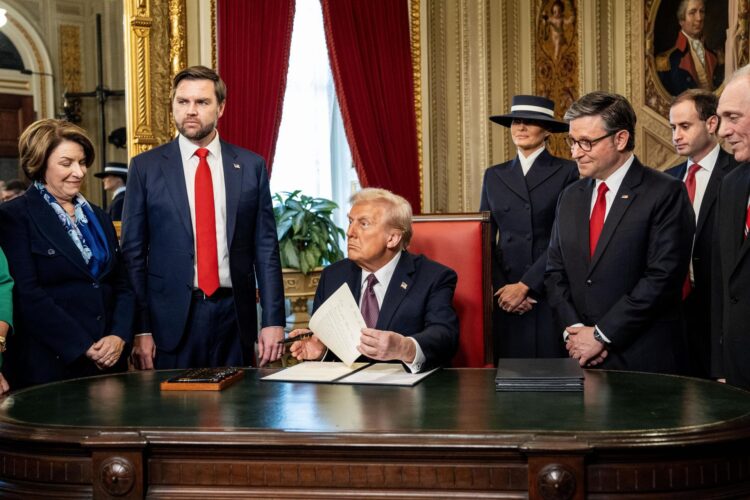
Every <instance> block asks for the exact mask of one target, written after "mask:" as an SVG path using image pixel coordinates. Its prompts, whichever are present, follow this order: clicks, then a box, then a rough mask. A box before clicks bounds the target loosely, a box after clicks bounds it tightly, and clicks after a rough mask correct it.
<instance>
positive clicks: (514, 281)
mask: <svg viewBox="0 0 750 500" xmlns="http://www.w3.org/2000/svg"><path fill="white" fill-rule="evenodd" d="M554 109H555V104H554V102H552V101H551V100H549V99H546V98H544V97H537V96H530V95H518V96H515V97H513V103H512V106H511V109H510V113H507V114H504V115H496V116H491V117H490V120H492V121H493V122H495V123H498V124H500V125H502V126H504V127H508V128H510V133H511V138H512V139H513V144H515V146H516V149H517V153H518V154H517V156H516V157H515V158H514V159H512V160H510V161H507V162H505V163H501V164H499V165H495V166H493V167H490V168H488V169H487V170H486V171H485V175H484V181H483V184H482V200H481V206H480V210H487V211H490V212H491V213H492V219H491V220H492V247H493V248H492V281H493V289H494V290H495V301H496V304H497V305H496V306H495V310H494V314H493V335H494V340H495V359H496V360H497V359H498V358H550V357H567V356H568V353H567V351H566V350H565V345H564V342H563V337H562V331H563V327H562V326H560V325H557V324H555V321H554V318H553V315H552V310H551V309H550V308H549V306H548V304H547V301H546V297H545V293H544V269H545V267H546V264H547V247H548V246H549V239H550V232H551V231H552V223H553V222H554V220H555V205H556V203H557V198H558V196H559V195H560V192H561V191H562V190H563V189H564V188H565V187H566V186H567V185H568V184H570V183H571V182H573V181H575V180H577V179H578V168H577V167H576V164H575V162H572V161H570V160H566V159H563V158H557V157H555V156H552V155H551V154H550V153H549V152H548V151H547V149H546V143H547V139H548V138H549V136H550V135H551V134H553V133H558V132H567V131H568V124H567V123H565V122H562V121H559V120H557V119H555V112H554Z"/></svg>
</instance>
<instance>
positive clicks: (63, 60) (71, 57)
mask: <svg viewBox="0 0 750 500" xmlns="http://www.w3.org/2000/svg"><path fill="white" fill-rule="evenodd" d="M60 68H61V70H62V78H61V79H62V87H63V88H64V89H65V91H66V92H80V91H81V88H82V85H81V27H80V26H74V25H70V24H61V25H60Z"/></svg>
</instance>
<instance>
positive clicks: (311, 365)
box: [261, 361, 437, 386]
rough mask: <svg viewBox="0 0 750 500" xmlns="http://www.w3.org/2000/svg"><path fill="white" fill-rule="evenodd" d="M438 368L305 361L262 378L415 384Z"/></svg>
mask: <svg viewBox="0 0 750 500" xmlns="http://www.w3.org/2000/svg"><path fill="white" fill-rule="evenodd" d="M436 370H437V368H435V369H434V370H430V371H427V372H422V373H410V372H408V371H406V370H405V369H404V367H403V366H401V363H354V364H353V365H352V366H346V365H345V364H344V363H340V362H334V361H305V362H303V363H300V364H298V365H294V366H291V367H289V368H286V369H284V370H281V371H278V372H276V373H273V374H271V375H268V376H265V377H263V378H262V379H261V380H274V381H277V382H329V383H335V384H369V385H399V386H412V385H416V384H417V383H418V382H419V381H421V380H422V379H424V378H425V377H428V376H429V375H431V374H432V373H434V372H435V371H436Z"/></svg>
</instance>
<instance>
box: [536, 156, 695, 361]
mask: <svg viewBox="0 0 750 500" xmlns="http://www.w3.org/2000/svg"><path fill="white" fill-rule="evenodd" d="M593 186H594V180H593V179H581V180H580V181H578V182H576V183H574V184H572V185H571V186H569V187H568V188H567V189H565V191H563V194H562V195H561V196H560V202H559V204H558V207H557V219H556V220H555V225H554V228H553V230H552V240H551V241H550V248H549V255H548V258H547V279H546V284H547V291H548V294H549V300H550V305H551V306H552V309H553V310H554V311H555V314H556V315H557V317H558V318H559V319H560V322H561V323H562V324H563V325H566V326H567V325H573V324H575V323H583V324H584V325H587V326H593V325H597V326H598V327H599V328H600V329H601V331H602V332H603V333H604V335H605V336H606V337H608V338H609V339H610V340H611V342H612V343H611V344H609V346H608V349H609V356H608V357H607V359H606V360H605V361H604V363H603V364H602V365H601V366H602V367H603V368H609V369H624V370H637V371H650V372H668V373H669V372H672V373H674V372H680V371H682V370H683V366H684V364H685V363H684V362H685V359H684V356H685V355H686V353H685V343H684V340H685V339H684V334H683V322H682V317H681V311H682V309H681V307H682V304H681V302H682V300H681V289H682V284H683V282H684V279H685V275H686V273H687V271H688V263H689V260H690V247H691V243H692V240H693V232H694V228H695V222H694V217H693V210H692V208H691V206H690V201H689V199H688V196H687V192H686V191H685V188H684V186H683V185H682V183H681V182H679V181H678V180H676V179H674V178H672V177H670V176H668V175H666V174H663V173H661V172H657V171H656V170H653V169H650V168H647V167H644V166H643V165H642V164H641V163H640V162H639V161H638V160H637V159H636V160H635V161H634V162H633V164H632V165H631V167H630V170H629V171H628V173H627V174H626V175H625V178H624V179H623V182H622V185H621V186H620V189H619V191H618V192H617V195H616V198H615V201H614V203H613V204H612V207H611V209H610V212H609V214H608V215H607V218H606V220H605V222H604V227H603V229H602V233H601V236H600V239H599V243H598V245H597V248H596V252H595V253H594V255H593V257H592V258H589V213H590V210H591V194H592V191H593ZM561 333H562V332H561Z"/></svg>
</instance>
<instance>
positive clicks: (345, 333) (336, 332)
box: [310, 283, 367, 366]
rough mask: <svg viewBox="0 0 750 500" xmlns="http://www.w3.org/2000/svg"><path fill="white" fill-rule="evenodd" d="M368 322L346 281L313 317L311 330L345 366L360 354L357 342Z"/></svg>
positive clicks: (349, 364)
mask: <svg viewBox="0 0 750 500" xmlns="http://www.w3.org/2000/svg"><path fill="white" fill-rule="evenodd" d="M366 326H367V325H366V324H365V320H364V318H363V317H362V313H361V312H360V310H359V306H357V302H356V301H355V300H354V296H353V295H352V292H351V290H350V289H349V286H347V284H346V283H344V284H343V285H341V287H340V288H339V289H338V290H336V291H335V292H334V293H333V294H332V295H331V296H330V297H328V299H327V300H326V301H325V302H323V304H321V305H320V307H318V309H317V310H316V311H315V313H314V314H313V315H312V318H310V330H312V331H313V332H314V333H315V336H316V337H318V338H319V339H320V340H321V342H323V343H324V344H325V345H326V347H328V349H330V350H331V351H333V353H334V354H335V355H336V356H338V358H339V359H340V360H341V361H343V362H344V364H346V366H352V364H353V363H354V362H355V361H356V360H357V358H358V357H359V356H360V352H359V351H358V350H357V345H359V337H360V335H361V331H362V329H363V328H366Z"/></svg>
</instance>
